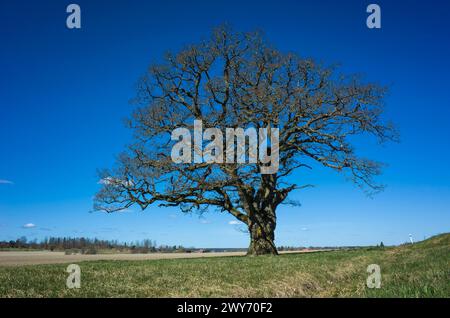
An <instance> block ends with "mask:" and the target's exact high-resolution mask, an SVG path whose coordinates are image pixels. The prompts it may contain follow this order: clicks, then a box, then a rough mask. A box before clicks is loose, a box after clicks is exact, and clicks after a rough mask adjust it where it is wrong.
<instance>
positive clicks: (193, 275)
mask: <svg viewBox="0 0 450 318" xmlns="http://www.w3.org/2000/svg"><path fill="white" fill-rule="evenodd" d="M372 263H375V264H378V265H380V267H381V274H382V278H381V280H382V286H381V288H380V289H369V288H367V287H366V279H367V276H368V275H369V274H368V273H367V272H366V269H367V266H368V265H369V264H372ZM79 265H80V267H81V288H80V289H68V288H67V287H66V285H65V282H66V278H67V275H68V274H67V273H66V272H65V269H66V266H67V264H66V265H60V264H58V265H35V266H22V267H0V297H450V288H449V286H450V285H449V278H450V268H449V265H450V234H443V235H439V236H436V237H434V238H432V239H429V240H426V241H423V242H420V243H417V244H414V245H405V246H400V247H391V248H384V249H376V248H372V249H368V248H361V249H355V250H348V251H331V252H316V253H309V254H288V255H281V256H277V257H274V256H262V257H219V258H200V259H174V260H150V261H96V262H82V263H79Z"/></svg>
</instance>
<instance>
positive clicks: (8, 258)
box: [0, 250, 315, 266]
mask: <svg viewBox="0 0 450 318" xmlns="http://www.w3.org/2000/svg"><path fill="white" fill-rule="evenodd" d="M308 252H315V251H314V250H307V251H298V252H295V251H286V252H281V254H289V253H308ZM244 255H245V252H210V253H146V254H130V253H123V254H122V253H114V254H95V255H87V254H74V255H65V253H64V252H50V251H33V252H28V251H27V252H24V251H15V252H9V251H8V252H0V266H20V265H39V264H64V263H79V262H85V261H106V260H110V261H142V260H157V259H179V258H200V257H224V256H244Z"/></svg>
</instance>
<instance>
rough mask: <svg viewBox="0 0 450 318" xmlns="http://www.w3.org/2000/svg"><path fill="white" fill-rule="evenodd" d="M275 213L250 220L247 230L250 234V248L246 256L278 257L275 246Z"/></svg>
mask: <svg viewBox="0 0 450 318" xmlns="http://www.w3.org/2000/svg"><path fill="white" fill-rule="evenodd" d="M275 226H276V221H275V213H270V215H269V216H267V214H265V217H261V216H260V215H258V216H257V217H253V218H250V220H249V224H248V230H249V233H250V246H249V247H248V251H247V255H249V256H257V255H278V252H277V248H276V246H275V243H274V241H275Z"/></svg>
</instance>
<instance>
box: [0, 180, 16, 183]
mask: <svg viewBox="0 0 450 318" xmlns="http://www.w3.org/2000/svg"><path fill="white" fill-rule="evenodd" d="M0 184H14V182H12V181H9V180H5V179H0Z"/></svg>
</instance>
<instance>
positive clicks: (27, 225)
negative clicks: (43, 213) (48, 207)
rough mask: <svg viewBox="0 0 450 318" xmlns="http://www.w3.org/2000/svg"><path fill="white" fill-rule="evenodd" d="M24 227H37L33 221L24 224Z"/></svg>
mask: <svg viewBox="0 0 450 318" xmlns="http://www.w3.org/2000/svg"><path fill="white" fill-rule="evenodd" d="M22 227H23V228H24V229H32V228H33V227H36V225H35V224H33V223H27V224H24V225H23V226H22Z"/></svg>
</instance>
